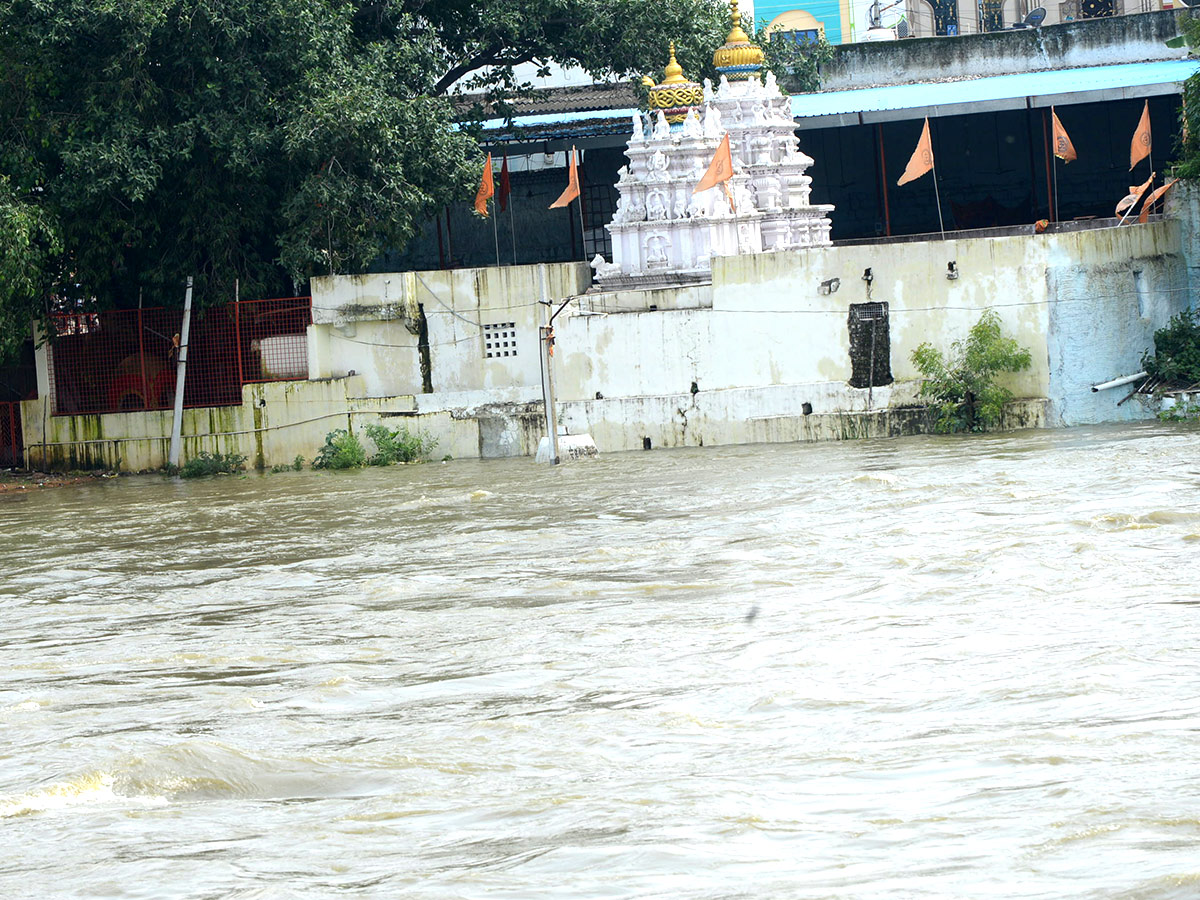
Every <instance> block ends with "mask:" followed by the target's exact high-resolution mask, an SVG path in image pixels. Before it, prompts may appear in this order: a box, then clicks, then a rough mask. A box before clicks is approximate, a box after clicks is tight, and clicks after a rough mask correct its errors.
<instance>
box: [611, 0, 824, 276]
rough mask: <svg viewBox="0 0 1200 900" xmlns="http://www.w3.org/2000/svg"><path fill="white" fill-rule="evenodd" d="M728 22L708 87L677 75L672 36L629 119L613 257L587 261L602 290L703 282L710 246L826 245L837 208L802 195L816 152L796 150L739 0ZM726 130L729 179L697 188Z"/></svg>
mask: <svg viewBox="0 0 1200 900" xmlns="http://www.w3.org/2000/svg"><path fill="white" fill-rule="evenodd" d="M732 25H733V27H732V29H731V30H730V32H729V36H728V38H727V39H726V41H725V44H724V45H723V46H721V47H720V48H718V49H717V51H716V53H714V54H713V63H714V65H715V66H716V69H717V71H718V72H719V73H720V82H719V84H718V86H717V87H716V88H715V89H714V88H713V85H712V82H711V81H709V80H708V79H705V80H704V83H703V84H702V85H701V84H698V83H696V82H692V81H689V80H688V79H687V78H685V77H684V74H683V69H682V67H681V66H680V65H679V63H678V62H676V60H675V48H674V46H673V45H672V47H671V48H670V61H669V62H668V63H667V66H666V69H665V70H664V73H663V74H664V77H663V80H662V82H661V83H659V84H657V85H655V86H653V87H651V89H650V97H649V107H650V111H649V114H641V113H635V114H634V115H633V117H632V126H633V128H632V134H631V135H630V138H629V143H628V147H627V149H626V150H625V155H626V157H628V159H629V164H628V165H627V166H623V167H622V168H621V169H620V171H619V172H618V180H617V185H616V187H617V191H618V194H619V199H618V202H617V208H616V211H615V213H614V215H613V218H612V221H611V222H610V223H609V224H608V225H607V226H606V227H607V229H608V231H609V233H610V234H611V235H612V253H613V260H612V262H608V261H606V260H605V259H604V258H603V257H602V256H600V255H597V256H596V257H595V258H594V259H593V260H592V267H593V268H594V269H595V271H596V280H597V281H598V282H599V284H600V286H601V288H603V289H605V290H619V289H629V288H650V287H658V286H662V285H668V284H687V283H696V282H704V281H708V280H709V279H710V278H711V275H712V262H711V261H712V257H713V256H731V255H736V254H747V253H764V252H770V251H772V250H792V249H797V248H801V247H821V246H828V245H829V244H830V236H829V232H830V225H831V223H830V219H829V213H830V212H832V211H833V206H832V205H829V204H816V205H814V204H812V203H810V195H811V188H812V178H810V177H809V176H808V175H806V174H805V172H806V170H807V169H808V168H809V166H811V165H813V159H812V157H810V156H806V155H805V154H804V153H802V152H800V149H799V144H798V142H797V140H796V137H795V134H794V128H795V123H794V122H793V120H792V113H791V98H790V97H789V96H788V95H787V94H784V93H783V92H782V91H781V90H780V89H779V85H778V84H777V83H776V81H775V76H774V74H773V73H771V72H769V71H767V72H766V77H765V79H764V78H763V77H762V76H763V71H764V67H763V52H762V48H760V47H759V46H757V45H756V44H754V43H753V42H751V41H750V39H749V37H748V36H747V35H746V32H745V31H743V30H742V26H741V15H740V14H739V12H738V5H737V2H736V0H734V3H733V4H732ZM726 135H728V136H729V145H730V154H731V158H732V162H733V175H732V177H731V178H730V179H729V180H728V181H727V182H725V183H723V184H721V185H718V186H716V187H712V188H709V189H707V190H704V191H700V192H699V193H693V191H694V189H695V187H696V185H697V184H698V183H699V182H700V180H701V178H702V177H703V176H704V173H705V171H706V170H707V168H708V166H709V163H710V162H711V161H712V159H713V155H714V154H715V153H716V151H717V149H718V147H719V146H720V144H721V142H722V140H723V139H724V137H725V136H726Z"/></svg>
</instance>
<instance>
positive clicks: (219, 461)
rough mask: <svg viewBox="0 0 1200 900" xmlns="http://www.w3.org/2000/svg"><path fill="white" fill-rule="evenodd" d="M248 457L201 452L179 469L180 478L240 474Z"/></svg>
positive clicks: (235, 454) (238, 454)
mask: <svg viewBox="0 0 1200 900" xmlns="http://www.w3.org/2000/svg"><path fill="white" fill-rule="evenodd" d="M245 461H246V457H244V456H242V454H240V453H208V452H207V451H203V450H202V451H201V452H200V453H198V454H196V455H195V456H193V457H192V458H191V459H189V460H188V461H187V462H185V463H184V464H183V466H182V467H181V468H180V469H179V477H180V478H202V477H203V476H205V475H232V474H233V473H234V472H240V471H241V469H242V463H244V462H245Z"/></svg>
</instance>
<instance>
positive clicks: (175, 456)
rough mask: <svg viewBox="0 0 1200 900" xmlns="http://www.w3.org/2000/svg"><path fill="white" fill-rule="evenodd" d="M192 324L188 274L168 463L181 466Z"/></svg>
mask: <svg viewBox="0 0 1200 900" xmlns="http://www.w3.org/2000/svg"><path fill="white" fill-rule="evenodd" d="M191 324H192V276H191V275H189V276H188V280H187V293H186V294H185V295H184V298H183V328H182V329H181V331H182V333H181V334H180V337H179V362H178V363H177V365H176V369H175V417H174V419H173V420H172V422H171V449H170V451H169V452H168V453H167V465H169V466H173V467H174V468H179V452H180V449H181V447H182V444H183V384H184V380H185V379H186V377H187V351H188V328H189V327H190V326H191Z"/></svg>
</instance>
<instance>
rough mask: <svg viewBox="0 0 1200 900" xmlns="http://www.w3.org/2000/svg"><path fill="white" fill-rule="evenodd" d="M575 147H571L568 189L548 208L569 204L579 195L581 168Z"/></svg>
mask: <svg viewBox="0 0 1200 900" xmlns="http://www.w3.org/2000/svg"><path fill="white" fill-rule="evenodd" d="M575 156H576V154H575V148H574V147H572V148H571V172H570V174H569V175H568V176H567V189H566V190H565V191H563V192H562V193H561V194H560V195H559V197H558V199H557V200H555V201H554V202H553V203H551V204H550V206H549V207H547V208H548V209H558V208H559V207H560V206H567V205H568V204H570V202H571V201H572V200H574V199H575V198H576V197H578V196H579V168H578V166H577V165H576V164H575Z"/></svg>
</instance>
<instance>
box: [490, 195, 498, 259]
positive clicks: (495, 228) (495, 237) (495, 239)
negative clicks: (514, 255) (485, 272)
mask: <svg viewBox="0 0 1200 900" xmlns="http://www.w3.org/2000/svg"><path fill="white" fill-rule="evenodd" d="M491 218H492V244H493V245H494V246H495V247H496V268H499V267H500V231H499V227H498V226H497V225H496V201H495V200H493V201H492V216H491Z"/></svg>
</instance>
